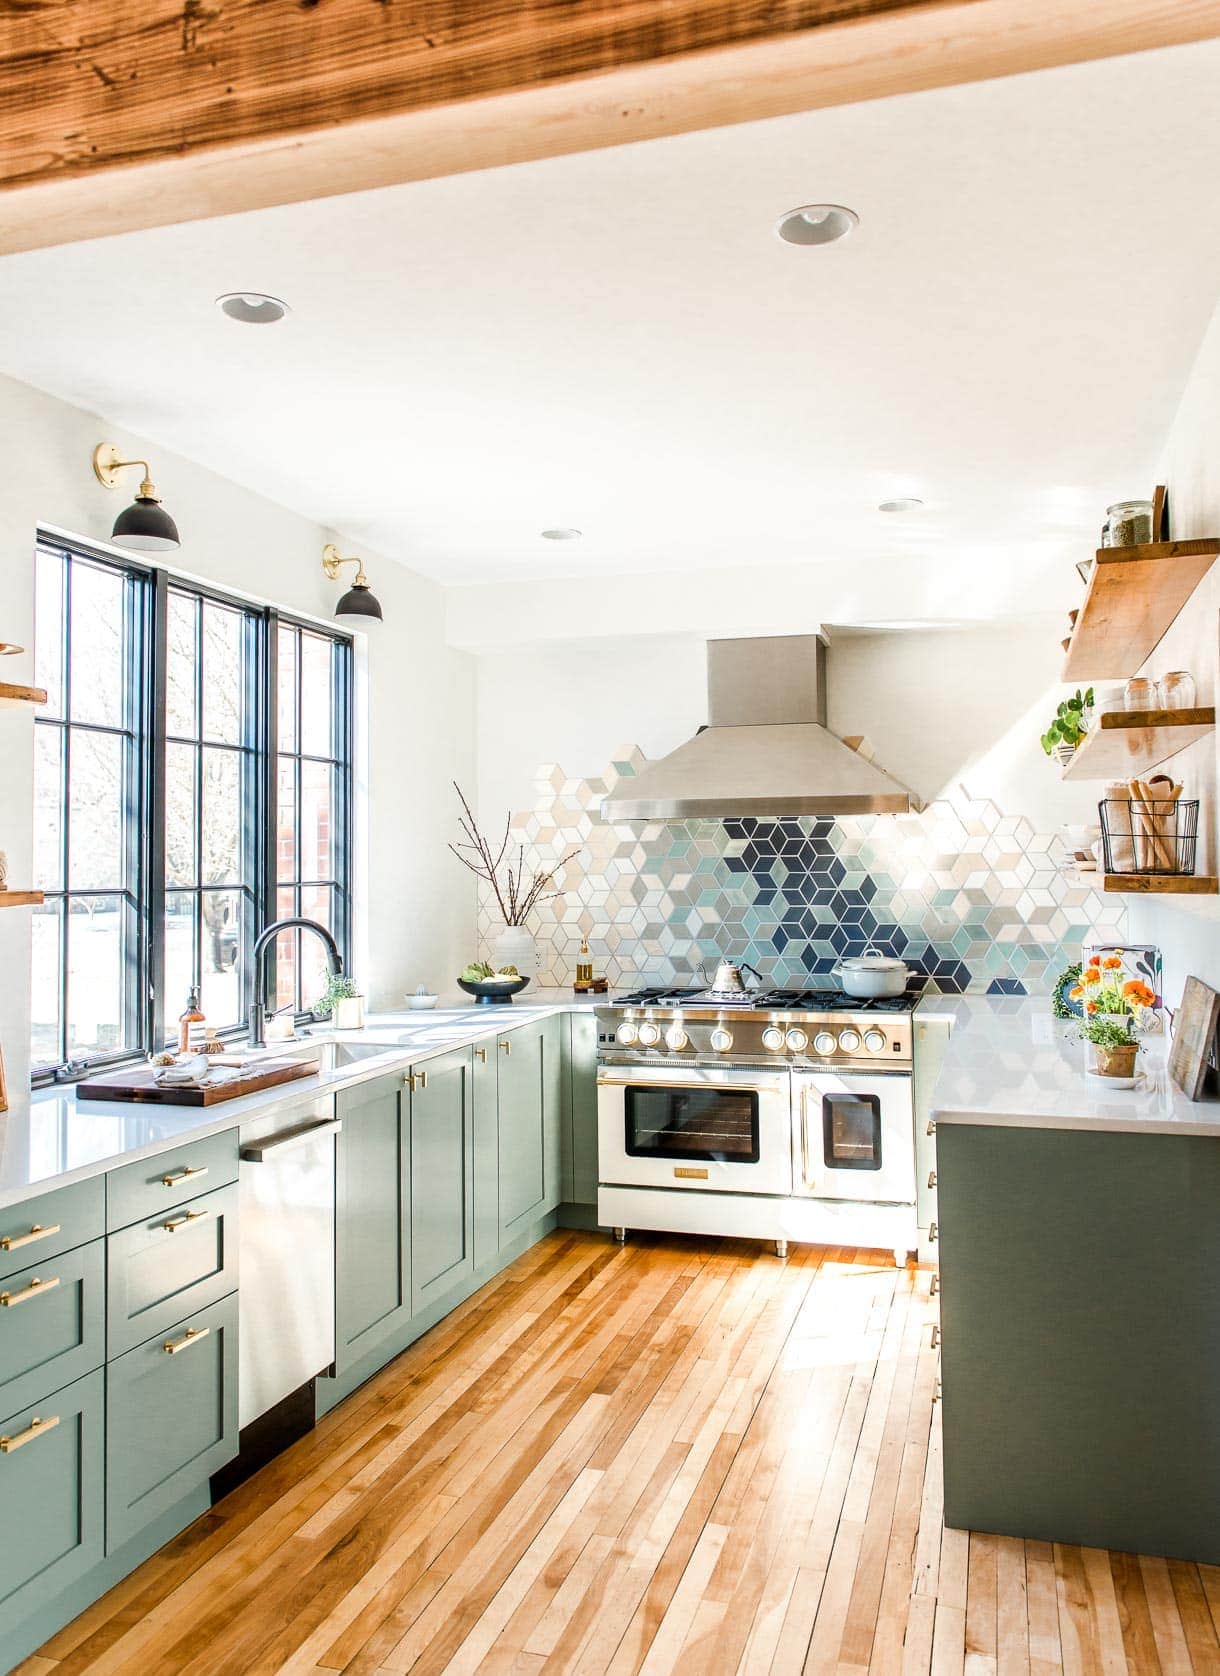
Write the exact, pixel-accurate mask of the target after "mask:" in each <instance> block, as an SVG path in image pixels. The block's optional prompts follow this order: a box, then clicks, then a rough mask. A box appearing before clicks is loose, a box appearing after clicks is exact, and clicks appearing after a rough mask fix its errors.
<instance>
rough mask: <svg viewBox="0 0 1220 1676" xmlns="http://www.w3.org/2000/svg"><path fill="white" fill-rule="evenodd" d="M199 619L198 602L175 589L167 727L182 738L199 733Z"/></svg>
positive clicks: (168, 660)
mask: <svg viewBox="0 0 1220 1676" xmlns="http://www.w3.org/2000/svg"><path fill="white" fill-rule="evenodd" d="M198 622H199V603H198V601H197V600H194V599H192V598H191V597H190V596H189V595H188V594H180V593H175V592H174V591H173V590H172V589H171V591H170V596H169V625H168V630H167V634H166V666H165V729H166V732H167V733H170V734H176V735H177V736H178V737H179V738H182V739H194V738H196V737H197V735H198V732H199V718H198V715H197V714H196V711H197V703H196V692H197V689H196V682H197V679H198V667H197V661H196V630H197V626H198Z"/></svg>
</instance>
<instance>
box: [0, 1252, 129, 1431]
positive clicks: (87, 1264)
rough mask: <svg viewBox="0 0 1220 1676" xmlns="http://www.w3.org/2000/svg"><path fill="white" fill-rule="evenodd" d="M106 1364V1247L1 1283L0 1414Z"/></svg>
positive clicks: (65, 1257) (40, 1264)
mask: <svg viewBox="0 0 1220 1676" xmlns="http://www.w3.org/2000/svg"><path fill="white" fill-rule="evenodd" d="M105 1359H106V1242H105V1240H93V1241H91V1242H90V1244H88V1245H82V1246H78V1247H77V1249H76V1250H75V1251H66V1252H65V1253H64V1254H63V1256H62V1257H56V1258H53V1259H52V1260H51V1261H50V1262H45V1263H44V1262H42V1261H41V1260H40V1261H39V1262H38V1264H37V1266H36V1267H33V1268H29V1269H23V1270H22V1271H21V1273H20V1274H14V1275H9V1276H7V1278H6V1279H5V1280H4V1281H3V1282H2V1283H0V1414H10V1413H12V1412H13V1410H14V1409H17V1408H22V1407H24V1406H25V1404H27V1403H32V1402H37V1401H38V1399H39V1398H40V1397H45V1396H46V1395H47V1393H48V1392H50V1391H59V1390H62V1388H63V1387H64V1386H65V1385H70V1384H71V1383H72V1381H73V1380H74V1379H81V1378H83V1376H84V1375H85V1374H87V1373H92V1371H93V1369H94V1368H100V1367H101V1365H102V1363H103V1362H104V1361H105Z"/></svg>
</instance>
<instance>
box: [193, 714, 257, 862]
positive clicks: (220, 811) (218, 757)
mask: <svg viewBox="0 0 1220 1676" xmlns="http://www.w3.org/2000/svg"><path fill="white" fill-rule="evenodd" d="M241 769H242V755H241V753H240V752H238V751H223V750H217V749H216V748H215V747H214V746H209V745H205V746H204V748H203V826H202V836H203V880H202V883H204V884H205V885H224V884H241V883H242V882H243V872H242V849H243V845H242V820H241V817H242V808H241ZM249 882H250V883H251V884H253V880H250V881H249Z"/></svg>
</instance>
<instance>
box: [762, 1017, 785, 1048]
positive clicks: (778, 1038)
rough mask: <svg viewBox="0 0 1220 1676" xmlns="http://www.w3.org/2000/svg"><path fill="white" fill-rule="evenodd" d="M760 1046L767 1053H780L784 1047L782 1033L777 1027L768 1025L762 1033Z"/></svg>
mask: <svg viewBox="0 0 1220 1676" xmlns="http://www.w3.org/2000/svg"><path fill="white" fill-rule="evenodd" d="M762 1044H763V1046H764V1047H765V1048H766V1050H767V1052H768V1053H782V1052H783V1047H784V1032H783V1031H782V1030H781V1029H780V1028H779V1026H778V1025H775V1024H768V1026H767V1028H766V1029H765V1030H764V1031H763V1033H762Z"/></svg>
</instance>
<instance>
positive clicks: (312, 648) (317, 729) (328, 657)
mask: <svg viewBox="0 0 1220 1676" xmlns="http://www.w3.org/2000/svg"><path fill="white" fill-rule="evenodd" d="M333 645H334V642H333V641H332V640H325V639H323V637H322V636H321V635H320V634H307V633H302V635H301V749H302V750H303V751H304V752H305V753H306V754H307V755H308V756H314V757H329V756H333V755H334V748H333V746H332V743H331V705H332V702H333V696H334V695H333V679H332V675H331V661H332V651H331V648H332V647H333Z"/></svg>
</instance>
